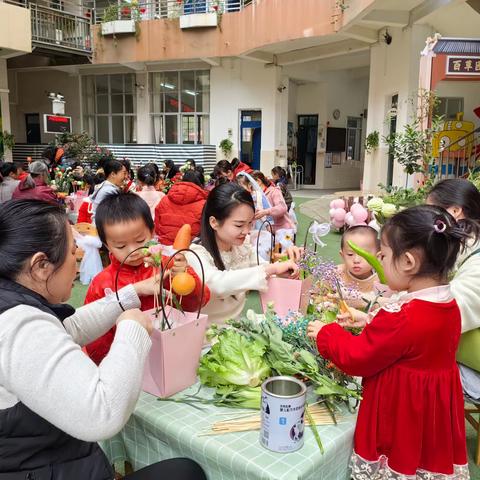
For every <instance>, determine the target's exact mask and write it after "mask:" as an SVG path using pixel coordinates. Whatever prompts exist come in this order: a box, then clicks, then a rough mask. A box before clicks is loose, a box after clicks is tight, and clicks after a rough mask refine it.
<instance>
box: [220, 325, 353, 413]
mask: <svg viewBox="0 0 480 480" xmlns="http://www.w3.org/2000/svg"><path fill="white" fill-rule="evenodd" d="M229 323H230V324H231V325H232V326H233V327H235V328H236V329H237V331H239V332H241V333H242V334H243V335H245V336H246V338H248V339H249V340H250V341H252V340H253V341H254V342H255V343H258V344H264V345H265V358H266V360H267V363H268V364H269V365H270V366H271V368H272V369H273V370H274V371H275V372H277V373H278V374H279V375H297V376H301V377H303V378H307V379H308V380H310V381H311V382H312V383H313V386H314V387H315V391H316V392H317V393H318V394H319V395H322V396H323V397H324V398H325V400H326V401H327V402H330V403H331V404H333V403H334V402H335V401H337V400H343V401H346V400H348V399H349V398H355V399H359V398H361V395H360V391H359V386H358V385H357V384H355V382H354V381H353V379H351V378H350V377H347V376H345V375H343V374H341V373H340V372H339V373H338V376H335V375H337V374H336V373H335V372H333V371H332V372H328V374H327V370H328V369H323V368H322V370H321V368H320V364H319V362H318V360H317V358H316V357H315V356H314V355H313V354H312V353H311V352H309V351H308V350H306V349H304V348H303V349H295V348H294V347H293V346H292V345H291V344H289V343H287V342H285V341H284V340H283V338H282V330H281V329H280V328H279V327H278V326H277V325H276V324H275V323H274V322H273V321H272V320H270V319H269V318H268V317H267V318H266V319H265V320H263V321H261V322H258V321H256V320H255V319H254V318H253V317H250V318H248V317H247V318H242V319H241V320H233V321H230V322H229ZM319 358H320V357H319ZM349 386H351V387H352V388H349Z"/></svg>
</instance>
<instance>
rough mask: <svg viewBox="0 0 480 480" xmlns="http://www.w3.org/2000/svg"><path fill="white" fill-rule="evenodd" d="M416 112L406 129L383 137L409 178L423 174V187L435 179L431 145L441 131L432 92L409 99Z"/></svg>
mask: <svg viewBox="0 0 480 480" xmlns="http://www.w3.org/2000/svg"><path fill="white" fill-rule="evenodd" d="M410 102H411V103H412V106H413V109H414V112H415V113H414V115H413V118H412V121H411V122H410V123H407V124H406V125H405V126H404V127H403V131H400V132H396V133H393V134H390V135H388V136H386V137H384V138H383V140H384V142H385V143H386V144H387V145H388V147H389V149H390V152H391V154H392V155H393V158H394V160H395V161H396V162H398V163H399V164H400V165H402V167H403V170H404V172H405V173H406V174H407V176H406V180H405V186H407V185H408V176H409V175H413V174H416V173H417V174H421V176H422V177H423V178H424V186H428V185H429V184H430V183H431V182H432V181H433V178H434V176H435V170H434V157H433V147H432V142H433V138H434V136H435V134H436V133H437V132H438V131H439V129H440V122H441V121H442V117H439V116H436V115H434V113H433V112H434V110H435V106H436V105H437V104H438V98H437V97H436V96H435V94H434V93H433V92H431V91H427V90H420V91H419V92H418V93H417V94H416V95H414V96H413V97H412V98H410Z"/></svg>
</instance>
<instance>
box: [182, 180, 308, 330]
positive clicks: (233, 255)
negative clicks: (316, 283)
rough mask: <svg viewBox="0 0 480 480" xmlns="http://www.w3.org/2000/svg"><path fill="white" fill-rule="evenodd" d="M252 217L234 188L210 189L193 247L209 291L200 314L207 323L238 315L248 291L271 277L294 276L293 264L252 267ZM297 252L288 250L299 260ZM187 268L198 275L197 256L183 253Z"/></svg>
mask: <svg viewBox="0 0 480 480" xmlns="http://www.w3.org/2000/svg"><path fill="white" fill-rule="evenodd" d="M254 214H255V207H254V204H253V200H252V196H251V195H250V193H248V192H247V191H246V190H244V189H243V188H242V187H240V186H239V185H237V184H235V183H226V184H222V185H219V186H217V187H215V188H214V189H213V190H212V191H211V192H210V194H209V196H208V199H207V202H206V204H205V207H204V209H203V214H202V227H201V233H200V244H199V245H192V246H191V248H192V250H194V251H195V252H196V253H197V254H198V255H199V257H200V258H201V260H202V263H203V267H204V269H205V282H206V284H207V286H208V288H209V290H210V294H211V298H210V302H209V304H208V305H207V306H206V307H204V308H203V309H202V313H206V314H208V319H209V322H210V323H217V324H224V323H225V322H226V321H227V320H229V319H231V318H236V317H237V316H239V315H240V314H241V312H242V310H243V307H244V306H245V297H246V294H247V292H248V291H249V290H266V288H267V279H268V277H270V276H272V275H281V274H285V273H288V272H291V276H292V277H296V276H297V275H298V266H297V264H296V263H295V262H294V260H292V259H289V260H287V261H285V262H277V263H272V264H269V263H262V262H260V265H258V264H257V254H256V251H255V247H253V246H252V245H251V244H250V243H249V242H248V239H247V235H248V234H249V233H250V229H251V224H252V221H253V218H254ZM299 253H300V252H299V249H298V248H296V247H295V248H294V249H291V250H290V255H289V256H290V257H293V258H295V259H296V260H298V258H299ZM186 257H187V259H188V261H189V264H190V265H191V266H192V267H193V268H194V269H195V271H196V272H197V274H198V275H200V273H201V270H200V265H199V263H198V261H197V259H196V257H195V256H194V255H192V254H189V253H187V254H186Z"/></svg>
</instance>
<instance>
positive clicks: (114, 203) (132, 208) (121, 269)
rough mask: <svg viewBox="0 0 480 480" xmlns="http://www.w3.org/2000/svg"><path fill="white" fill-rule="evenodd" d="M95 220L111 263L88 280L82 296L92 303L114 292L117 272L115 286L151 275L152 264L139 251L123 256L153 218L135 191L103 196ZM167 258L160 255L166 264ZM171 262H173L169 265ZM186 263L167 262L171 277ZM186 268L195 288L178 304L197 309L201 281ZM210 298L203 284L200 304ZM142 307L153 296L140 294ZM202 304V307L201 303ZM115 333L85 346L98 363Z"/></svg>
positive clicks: (139, 242) (180, 259) (141, 241)
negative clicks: (85, 292) (87, 285)
mask: <svg viewBox="0 0 480 480" xmlns="http://www.w3.org/2000/svg"><path fill="white" fill-rule="evenodd" d="M95 223H96V226H97V231H98V235H99V237H100V240H101V241H102V242H103V244H104V245H105V246H106V247H107V248H108V250H109V252H110V260H111V264H110V265H109V266H108V267H107V268H105V269H104V270H103V271H102V272H100V273H99V274H98V275H97V276H96V277H95V278H94V279H93V280H92V282H91V283H90V286H89V288H88V291H87V295H86V297H85V303H86V304H87V303H90V302H94V301H95V300H98V299H99V298H103V297H105V296H106V295H107V294H108V293H110V291H115V278H116V276H117V274H118V284H117V286H116V287H117V289H120V288H122V287H124V286H126V285H128V284H132V283H137V282H140V281H142V280H145V279H147V278H150V277H151V276H152V275H153V273H154V272H153V267H151V266H145V263H144V254H143V252H142V250H138V251H136V252H134V253H132V255H131V256H129V257H128V259H127V260H126V262H125V263H124V264H123V265H121V263H122V262H123V261H124V260H125V258H126V257H127V256H128V255H129V254H130V252H133V250H135V249H136V248H139V247H142V246H143V245H145V244H146V243H147V242H148V241H150V240H151V239H152V237H153V230H154V225H153V219H152V215H151V213H150V208H149V207H148V205H147V203H146V202H145V200H143V199H142V198H141V197H139V196H138V195H136V194H135V193H119V194H113V195H110V196H109V197H107V198H105V200H103V201H102V202H101V203H100V205H99V206H98V208H97V212H96V215H95ZM167 258H168V257H163V258H162V261H163V264H164V265H165V263H166V261H167ZM172 264H173V265H172ZM186 267H187V262H186V260H185V257H184V256H183V255H182V254H178V255H177V256H176V257H175V261H174V262H170V264H169V269H170V271H171V273H172V276H175V274H176V273H179V272H182V271H185V268H186ZM187 271H188V272H189V273H190V274H191V275H192V276H193V277H194V278H195V284H196V285H195V290H194V291H193V292H192V293H191V294H190V295H186V296H185V297H182V298H181V305H182V308H183V309H184V310H185V311H196V310H197V309H198V307H199V303H200V298H201V293H202V282H201V280H200V279H199V278H198V276H197V275H196V274H195V271H194V270H193V269H192V268H190V267H188V268H187ZM164 288H165V289H169V288H170V279H168V278H167V279H166V280H165V282H164ZM209 298H210V292H209V290H208V288H207V287H206V286H205V293H204V298H203V305H205V304H206V303H207V302H208V300H209ZM140 300H141V304H142V306H141V309H142V310H149V309H151V308H153V307H154V301H153V297H142V298H141V299H140ZM203 305H202V306H203ZM114 336H115V327H113V328H112V329H111V330H109V331H108V332H107V333H106V334H105V335H103V336H102V337H100V338H98V339H97V340H95V341H94V342H92V343H90V344H89V345H87V347H86V349H87V353H88V355H89V356H90V358H91V359H92V360H93V361H94V362H95V363H96V364H97V365H98V364H100V362H101V361H102V360H103V358H104V357H105V356H106V355H107V353H108V352H109V350H110V346H111V344H112V342H113V338H114Z"/></svg>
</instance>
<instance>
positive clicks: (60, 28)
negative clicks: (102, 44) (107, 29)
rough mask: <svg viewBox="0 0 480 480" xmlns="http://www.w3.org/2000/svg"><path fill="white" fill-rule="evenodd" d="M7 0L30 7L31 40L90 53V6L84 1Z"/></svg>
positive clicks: (63, 48) (54, 46)
mask: <svg viewBox="0 0 480 480" xmlns="http://www.w3.org/2000/svg"><path fill="white" fill-rule="evenodd" d="M6 3H10V4H12V5H17V6H21V7H24V8H29V9H30V12H31V22H32V43H33V44H37V45H40V46H43V47H53V48H55V49H57V50H72V51H76V52H81V53H85V54H90V53H91V51H92V48H91V21H92V20H91V15H92V8H90V7H89V6H87V4H85V3H78V2H74V1H64V0H51V1H45V0H40V1H39V2H38V3H37V2H30V1H28V0H6ZM92 7H93V5H92Z"/></svg>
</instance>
